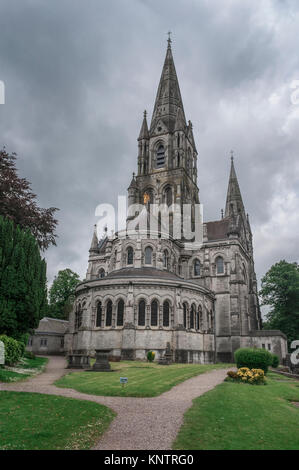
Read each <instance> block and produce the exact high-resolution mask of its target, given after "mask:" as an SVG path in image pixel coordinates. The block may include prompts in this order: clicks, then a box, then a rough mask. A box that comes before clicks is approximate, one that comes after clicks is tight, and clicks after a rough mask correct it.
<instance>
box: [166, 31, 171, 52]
mask: <svg viewBox="0 0 299 470" xmlns="http://www.w3.org/2000/svg"><path fill="white" fill-rule="evenodd" d="M167 34H168V39H167V42H168V48H171V43H172V40H171V37H170V36H171V34H172V32H171V31H168V33H167Z"/></svg>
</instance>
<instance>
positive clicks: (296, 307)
mask: <svg viewBox="0 0 299 470" xmlns="http://www.w3.org/2000/svg"><path fill="white" fill-rule="evenodd" d="M259 295H260V297H261V300H262V305H269V306H270V311H269V313H268V314H267V315H266V324H265V325H264V328H265V329H278V330H281V331H282V332H283V333H284V334H285V335H286V336H287V338H288V344H289V345H290V343H291V342H292V341H293V340H296V339H299V266H298V264H297V263H287V262H286V261H284V260H283V261H280V262H279V263H276V264H274V265H273V266H272V267H271V268H270V270H269V271H268V272H267V274H266V275H265V276H264V277H263V279H262V284H261V290H260V292H259Z"/></svg>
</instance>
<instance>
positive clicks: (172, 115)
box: [150, 39, 186, 134]
mask: <svg viewBox="0 0 299 470" xmlns="http://www.w3.org/2000/svg"><path fill="white" fill-rule="evenodd" d="M178 108H180V109H181V112H182V119H183V121H184V123H185V124H186V118H185V112H184V106H183V101H182V97H181V92H180V87H179V82H178V78H177V74H176V70H175V65H174V61H173V56H172V50H171V40H170V39H169V40H168V47H167V52H166V57H165V61H164V66H163V70H162V74H161V78H160V83H159V87H158V91H157V96H156V101H155V106H154V111H153V116H152V121H151V127H150V133H151V134H153V133H154V132H155V131H156V126H157V125H158V123H159V120H161V121H162V122H163V124H164V125H165V127H166V129H167V130H168V132H173V130H174V126H175V122H176V117H177V112H178Z"/></svg>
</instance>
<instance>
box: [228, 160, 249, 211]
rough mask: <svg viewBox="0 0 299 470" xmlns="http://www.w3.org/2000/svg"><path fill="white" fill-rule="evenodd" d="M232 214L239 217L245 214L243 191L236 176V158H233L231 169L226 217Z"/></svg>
mask: <svg viewBox="0 0 299 470" xmlns="http://www.w3.org/2000/svg"><path fill="white" fill-rule="evenodd" d="M232 212H233V213H234V214H235V215H237V214H238V213H239V212H243V214H245V209H244V204H243V200H242V196H241V191H240V187H239V183H238V178H237V175H236V170H235V166H234V157H233V156H232V157H231V169H230V176H229V182H228V189H227V197H226V206H225V217H229V216H230V215H232Z"/></svg>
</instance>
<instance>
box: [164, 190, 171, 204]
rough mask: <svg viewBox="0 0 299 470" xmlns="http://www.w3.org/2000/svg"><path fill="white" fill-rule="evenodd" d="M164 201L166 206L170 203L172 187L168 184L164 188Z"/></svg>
mask: <svg viewBox="0 0 299 470" xmlns="http://www.w3.org/2000/svg"><path fill="white" fill-rule="evenodd" d="M165 202H166V204H167V206H168V207H169V206H171V204H172V189H171V188H170V187H169V186H168V187H167V188H166V189H165Z"/></svg>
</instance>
